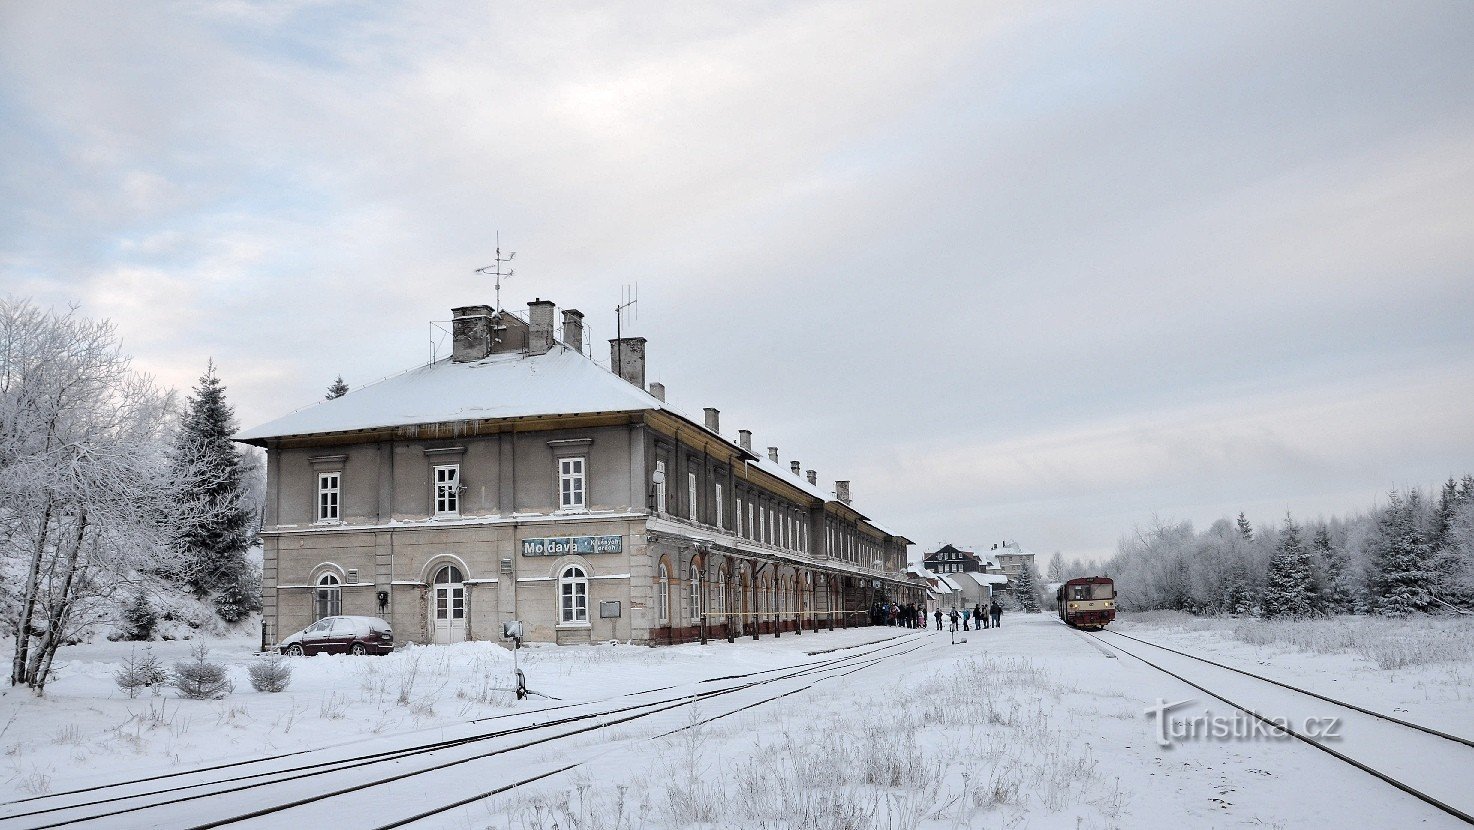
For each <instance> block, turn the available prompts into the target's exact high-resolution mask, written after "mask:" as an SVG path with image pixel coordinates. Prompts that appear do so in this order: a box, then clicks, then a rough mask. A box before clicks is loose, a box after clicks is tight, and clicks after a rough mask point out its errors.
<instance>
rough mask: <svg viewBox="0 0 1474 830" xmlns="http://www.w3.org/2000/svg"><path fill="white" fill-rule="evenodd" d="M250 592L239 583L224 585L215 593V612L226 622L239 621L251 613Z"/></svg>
mask: <svg viewBox="0 0 1474 830" xmlns="http://www.w3.org/2000/svg"><path fill="white" fill-rule="evenodd" d="M252 604H253V602H252V599H251V596H250V594H249V593H248V592H247V591H246V589H245V588H243V587H242V586H241V585H240V584H239V583H231V584H229V585H226V586H225V588H223V589H222V590H221V591H220V593H218V594H216V595H215V613H216V614H218V615H219V616H220V619H222V620H225V621H226V622H228V623H235V622H240V621H241V620H243V619H245V618H246V617H247V616H249V615H250V613H251V606H252Z"/></svg>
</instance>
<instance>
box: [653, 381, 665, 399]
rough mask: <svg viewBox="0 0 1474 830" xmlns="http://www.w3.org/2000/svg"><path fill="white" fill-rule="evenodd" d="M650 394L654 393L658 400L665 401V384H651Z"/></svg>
mask: <svg viewBox="0 0 1474 830" xmlns="http://www.w3.org/2000/svg"><path fill="white" fill-rule="evenodd" d="M650 394H651V395H653V396H654V397H655V399H656V400H658V401H660V402H661V403H665V384H663V383H652V384H650Z"/></svg>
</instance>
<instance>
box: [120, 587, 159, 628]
mask: <svg viewBox="0 0 1474 830" xmlns="http://www.w3.org/2000/svg"><path fill="white" fill-rule="evenodd" d="M158 624H159V615H158V614H157V613H156V612H155V611H154V608H153V606H152V605H150V604H149V601H148V597H147V596H146V595H145V594H144V593H143V591H142V590H141V589H140V590H139V592H138V593H137V594H135V595H134V596H133V601H132V602H130V603H128V605H127V607H125V608H124V609H123V638H124V639H126V640H152V639H153V638H154V629H155V628H157V627H158Z"/></svg>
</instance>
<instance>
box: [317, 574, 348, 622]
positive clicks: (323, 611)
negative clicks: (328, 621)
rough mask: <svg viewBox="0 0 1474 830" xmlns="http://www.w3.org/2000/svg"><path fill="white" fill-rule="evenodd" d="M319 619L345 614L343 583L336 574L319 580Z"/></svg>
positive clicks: (321, 577) (326, 575)
mask: <svg viewBox="0 0 1474 830" xmlns="http://www.w3.org/2000/svg"><path fill="white" fill-rule="evenodd" d="M316 595H317V609H316V610H317V618H318V619H319V620H320V619H322V618H323V617H336V616H338V615H339V614H341V613H343V583H342V582H340V581H339V580H338V577H337V575H336V574H323V575H322V576H320V577H318V578H317V591H316Z"/></svg>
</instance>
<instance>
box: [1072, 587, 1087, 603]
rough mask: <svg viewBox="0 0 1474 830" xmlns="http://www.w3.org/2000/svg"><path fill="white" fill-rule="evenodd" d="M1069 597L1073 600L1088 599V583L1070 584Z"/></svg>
mask: <svg viewBox="0 0 1474 830" xmlns="http://www.w3.org/2000/svg"><path fill="white" fill-rule="evenodd" d="M1070 599H1073V600H1082V599H1090V586H1089V585H1071V586H1070Z"/></svg>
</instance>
